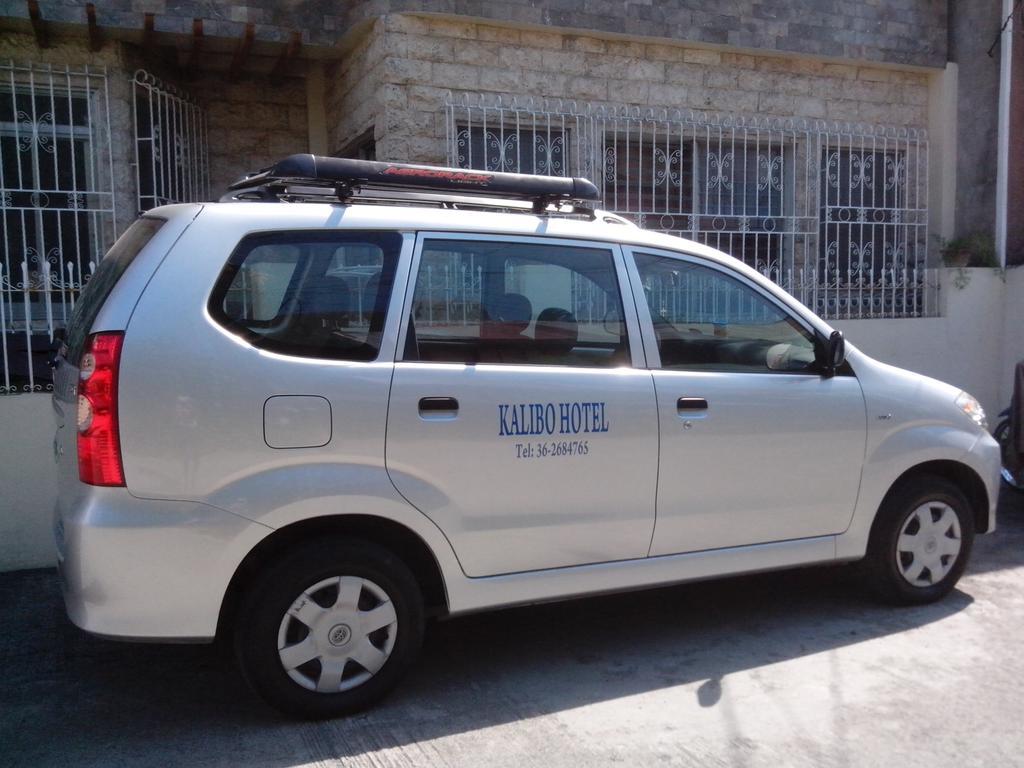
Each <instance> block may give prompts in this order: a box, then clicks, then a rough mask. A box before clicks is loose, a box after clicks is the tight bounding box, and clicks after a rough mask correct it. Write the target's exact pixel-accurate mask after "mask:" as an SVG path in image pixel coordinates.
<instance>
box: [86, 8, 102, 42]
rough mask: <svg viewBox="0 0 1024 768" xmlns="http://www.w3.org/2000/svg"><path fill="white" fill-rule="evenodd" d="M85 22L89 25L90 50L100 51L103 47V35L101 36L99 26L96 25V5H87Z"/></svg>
mask: <svg viewBox="0 0 1024 768" xmlns="http://www.w3.org/2000/svg"><path fill="white" fill-rule="evenodd" d="M85 20H86V23H88V25H89V50H90V51H92V52H94V53H95V52H96V51H98V50H99V49H100V48H102V47H103V35H101V34H100V27H99V24H97V23H96V4H95V3H86V4H85Z"/></svg>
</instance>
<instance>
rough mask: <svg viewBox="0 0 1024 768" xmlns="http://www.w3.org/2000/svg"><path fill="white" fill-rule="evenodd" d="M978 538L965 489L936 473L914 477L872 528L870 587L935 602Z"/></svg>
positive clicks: (901, 598) (901, 599) (902, 598)
mask: <svg viewBox="0 0 1024 768" xmlns="http://www.w3.org/2000/svg"><path fill="white" fill-rule="evenodd" d="M973 543H974V515H973V514H972V513H971V508H970V505H969V504H968V502H967V499H966V497H965V496H964V494H963V492H961V491H960V489H959V488H957V486H956V485H954V484H953V483H951V482H949V481H948V480H946V479H944V478H941V477H938V476H935V475H923V476H919V477H916V478H911V479H909V480H907V481H904V482H902V483H901V484H900V485H898V486H897V487H895V488H894V489H893V490H892V491H891V492H890V494H889V495H888V496H887V497H886V499H885V501H884V502H883V503H882V507H881V509H879V511H878V517H877V518H876V519H875V524H874V526H873V527H872V530H871V539H870V541H869V543H868V553H867V563H866V565H867V573H868V576H869V579H870V581H871V586H872V587H874V589H875V591H876V592H878V593H879V594H880V596H881V597H883V598H884V599H886V600H888V601H890V602H894V603H903V604H908V605H913V604H921V603H931V602H934V601H935V600H938V599H940V598H942V597H943V596H945V595H946V594H948V593H949V592H950V591H951V590H952V589H953V587H954V586H956V583H957V581H958V580H959V579H960V576H961V575H962V574H963V572H964V568H965V567H966V566H967V560H968V558H969V557H970V553H971V547H972V545H973Z"/></svg>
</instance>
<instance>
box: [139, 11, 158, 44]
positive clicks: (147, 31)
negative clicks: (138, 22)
mask: <svg viewBox="0 0 1024 768" xmlns="http://www.w3.org/2000/svg"><path fill="white" fill-rule="evenodd" d="M155 28H156V16H155V14H152V13H147V14H146V15H145V16H144V17H143V21H142V50H143V52H150V51H152V50H153V45H154V37H155V34H156V33H155Z"/></svg>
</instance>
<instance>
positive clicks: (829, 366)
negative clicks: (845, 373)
mask: <svg viewBox="0 0 1024 768" xmlns="http://www.w3.org/2000/svg"><path fill="white" fill-rule="evenodd" d="M823 353H824V354H823V356H822V357H823V359H822V361H821V364H822V365H821V375H822V376H824V377H825V378H831V377H832V376H835V375H836V371H837V370H839V367H840V366H841V365H842V364H843V363H844V362H845V361H846V339H845V338H843V332H842V331H832V333H830V334H829V337H828V341H826V342H825V344H824V350H823Z"/></svg>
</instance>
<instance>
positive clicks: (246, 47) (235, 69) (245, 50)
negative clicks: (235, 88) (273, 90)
mask: <svg viewBox="0 0 1024 768" xmlns="http://www.w3.org/2000/svg"><path fill="white" fill-rule="evenodd" d="M255 36H256V25H255V24H253V23H252V22H249V23H248V24H246V25H245V30H244V31H243V32H242V37H241V39H240V40H239V41H238V46H237V47H236V48H235V55H234V56H232V57H231V69H230V70H229V71H228V82H229V83H233V82H235V81H236V80H238V77H239V75H241V73H242V67H243V66H245V61H246V59H248V58H249V51H250V50H252V41H253V38H254V37H255Z"/></svg>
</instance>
